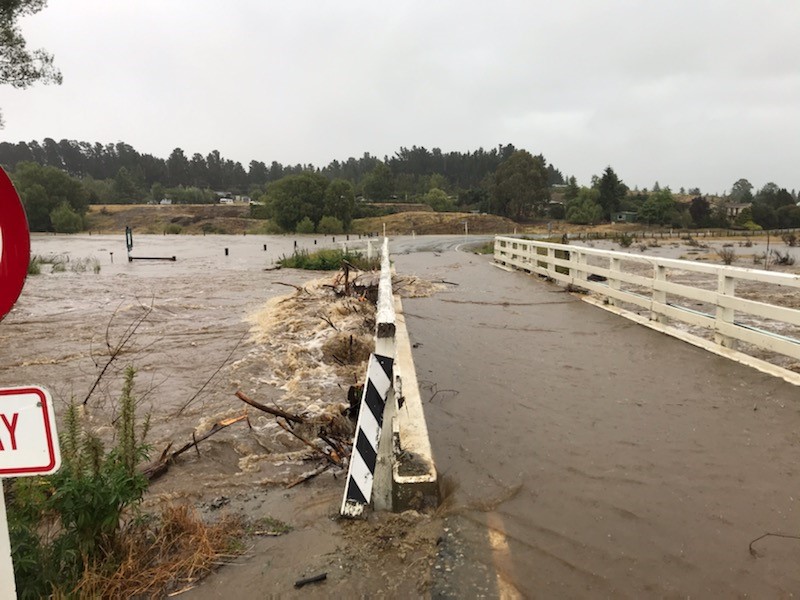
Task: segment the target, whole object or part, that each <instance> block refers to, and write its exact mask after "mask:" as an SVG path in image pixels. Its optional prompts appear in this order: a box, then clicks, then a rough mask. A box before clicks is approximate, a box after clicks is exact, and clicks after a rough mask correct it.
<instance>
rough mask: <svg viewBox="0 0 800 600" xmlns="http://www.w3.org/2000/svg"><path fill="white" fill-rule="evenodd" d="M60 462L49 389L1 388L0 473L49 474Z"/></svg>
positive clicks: (12, 474) (5, 475)
mask: <svg viewBox="0 0 800 600" xmlns="http://www.w3.org/2000/svg"><path fill="white" fill-rule="evenodd" d="M60 466H61V451H60V449H59V446H58V434H57V433H56V418H55V414H54V412H53V400H52V398H51V397H50V394H49V393H48V392H47V390H45V389H43V388H40V387H36V386H27V387H19V388H5V389H0V477H22V476H24V475H46V474H48V473H54V472H55V471H57V470H58V468H59V467H60Z"/></svg>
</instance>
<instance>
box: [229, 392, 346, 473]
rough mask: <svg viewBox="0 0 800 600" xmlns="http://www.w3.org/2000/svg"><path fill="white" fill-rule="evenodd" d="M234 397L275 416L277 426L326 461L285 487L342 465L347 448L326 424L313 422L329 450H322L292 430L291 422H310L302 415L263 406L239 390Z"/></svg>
mask: <svg viewBox="0 0 800 600" xmlns="http://www.w3.org/2000/svg"><path fill="white" fill-rule="evenodd" d="M236 397H237V398H239V400H241V401H242V402H245V403H246V404H249V405H250V406H252V407H254V408H257V409H259V410H262V411H264V412H265V413H267V414H270V415H272V416H274V417H276V418H275V422H276V423H277V424H278V426H279V427H281V429H283V430H284V431H286V432H287V433H289V434H290V435H292V436H293V437H295V438H296V439H298V440H299V441H300V442H302V443H303V445H305V446H307V447H308V448H310V449H311V450H313V451H314V453H315V454H317V455H318V456H320V457H322V458H324V459H325V460H326V461H327V462H326V464H324V465H322V466H321V467H320V468H319V469H317V470H316V471H314V472H312V473H310V474H309V475H307V476H304V477H301V478H300V479H298V480H297V481H294V482H292V483H290V484H289V485H288V486H287V487H289V488H291V487H294V486H296V485H299V484H301V483H303V482H304V481H308V480H309V479H312V478H313V477H316V476H317V475H319V474H320V473H323V472H324V471H325V470H326V469H328V468H330V467H332V466H333V467H342V466H343V465H344V461H345V459H346V458H347V457H348V456H349V449H348V448H347V445H346V443H345V442H344V441H343V440H339V439H338V436H337V435H336V434H335V433H332V432H331V430H330V429H329V428H328V427H327V426H326V425H323V424H322V423H317V422H314V423H315V424H317V425H320V427H319V428H318V430H317V433H316V435H317V437H318V438H319V440H320V441H322V442H324V443H325V444H326V445H327V446H328V448H329V450H324V449H322V448H320V447H319V446H318V445H316V444H314V443H313V442H312V441H310V440H308V439H306V438H305V437H303V436H302V435H300V433H298V432H297V431H295V430H294V428H293V423H298V424H308V423H310V421H308V420H307V419H305V418H304V417H301V416H300V415H294V414H291V413H288V412H286V411H284V410H281V409H279V408H273V407H271V406H265V405H264V404H261V403H260V402H256V401H255V400H253V399H252V398H249V397H248V396H247V395H246V394H245V393H244V392H242V391H241V390H240V391H238V392H236ZM344 416H346V415H344Z"/></svg>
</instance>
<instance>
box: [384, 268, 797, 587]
mask: <svg viewBox="0 0 800 600" xmlns="http://www.w3.org/2000/svg"><path fill="white" fill-rule="evenodd" d="M395 259H396V267H397V272H398V273H399V274H401V275H410V274H418V275H420V276H425V277H429V278H433V279H439V278H443V279H445V280H447V281H450V282H454V283H457V284H458V286H452V285H448V286H447V290H446V291H443V292H440V293H438V294H436V295H434V296H432V297H428V298H418V299H408V300H405V301H404V306H405V311H406V316H407V322H408V329H409V333H410V335H411V339H412V342H414V343H415V344H417V346H416V349H415V350H414V352H415V356H414V358H415V362H416V364H417V374H418V377H419V380H420V384H421V387H422V388H423V399H424V402H425V409H426V414H427V418H428V425H429V429H430V433H431V442H432V446H433V450H434V455H435V458H436V461H437V467H438V470H439V472H440V474H442V475H444V478H445V480H449V481H450V482H451V483H452V484H453V486H455V487H456V489H455V491H454V492H452V494H451V496H450V497H449V499H448V506H449V511H450V512H449V514H450V516H449V517H448V521H449V527H450V532H449V533H448V535H447V537H446V538H445V540H444V542H443V544H442V551H441V558H440V561H441V565H439V566H440V567H441V569H440V570H437V571H436V572H437V574H438V573H440V572H441V573H445V575H443V576H441V577H438V579H437V583H436V584H435V586H436V587H435V589H434V590H433V592H434V594H436V593H437V590H438V592H440V593H442V594H444V595H447V590H456V591H455V592H454V593H456V595H458V594H460V593H467V594H468V595H473V594H474V593H476V592H479V591H480V590H482V589H484V590H485V591H486V592H487V593H489V594H490V595H494V594H497V593H498V591H505V592H509V593H511V595H512V596H513V592H514V591H517V592H519V593H520V594H521V595H524V596H525V597H616V598H619V597H637V598H638V597H679V596H680V597H686V596H690V595H691V596H695V597H697V596H700V597H732V596H738V595H745V594H746V595H749V596H751V597H781V596H785V595H788V594H789V593H791V592H792V591H796V590H798V589H800V572H798V570H797V568H796V567H797V564H798V563H799V562H800V540H792V539H785V538H777V537H769V538H765V539H763V540H761V541H759V542H757V543H756V544H755V550H756V551H757V552H758V557H754V556H752V555H751V553H750V552H749V550H748V544H749V543H750V541H751V540H753V539H755V538H757V537H759V536H760V535H762V534H764V533H766V532H775V533H786V534H800V523H798V516H800V515H798V513H799V512H800V505H798V495H799V494H800V411H799V410H798V409H800V403H799V402H798V401H799V400H800V390H799V389H798V388H797V387H793V386H791V385H790V384H787V383H785V382H783V381H781V380H778V379H774V378H771V377H769V376H767V375H764V374H761V373H759V372H757V371H755V370H753V369H751V368H749V367H745V366H742V365H739V364H736V363H734V362H731V361H728V360H727V359H724V358H722V357H719V356H716V355H713V354H710V353H707V352H705V351H703V350H701V349H698V348H696V347H693V346H690V345H688V344H686V343H684V342H681V341H679V340H676V339H673V338H670V337H667V336H665V335H663V334H660V333H657V332H655V331H652V330H649V329H647V328H645V327H642V326H639V325H637V324H634V323H632V322H630V321H627V320H625V319H623V318H621V317H617V316H615V315H613V314H610V313H607V312H605V311H602V310H600V309H598V308H596V307H593V306H590V305H588V304H586V303H584V302H581V301H580V300H579V299H576V298H574V297H573V296H571V295H569V294H567V293H565V292H564V291H563V288H560V287H558V286H555V285H552V284H548V283H545V282H543V281H542V280H540V279H538V278H536V277H531V276H528V275H525V274H522V273H506V272H503V271H500V270H498V269H495V268H494V267H492V266H491V265H490V264H489V260H488V259H487V258H486V257H478V256H474V255H468V254H463V253H458V252H445V253H443V254H441V255H439V256H433V257H431V255H430V254H427V253H426V254H424V255H420V254H409V255H399V256H396V257H395ZM448 569H449V571H448ZM470 592H471V593H470Z"/></svg>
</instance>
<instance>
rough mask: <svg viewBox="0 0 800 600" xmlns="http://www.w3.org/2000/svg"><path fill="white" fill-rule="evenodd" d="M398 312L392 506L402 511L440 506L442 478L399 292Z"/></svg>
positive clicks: (397, 298) (396, 307)
mask: <svg viewBox="0 0 800 600" xmlns="http://www.w3.org/2000/svg"><path fill="white" fill-rule="evenodd" d="M395 314H396V322H395V325H396V333H395V340H396V342H397V344H396V356H395V366H396V369H395V378H394V380H395V386H394V392H395V399H396V401H397V402H396V406H397V408H396V410H397V413H396V415H395V419H394V421H393V424H392V450H393V458H394V460H393V465H392V483H393V485H392V510H394V511H395V512H399V511H403V510H408V509H410V508H413V509H417V510H419V509H422V508H426V507H431V506H433V507H435V506H438V504H439V482H438V478H437V475H436V464H435V463H434V460H433V452H432V450H431V442H430V439H429V437H428V424H427V422H426V421H425V412H424V410H423V408H422V398H421V397H420V393H419V383H418V382H417V372H416V369H415V367H414V358H413V356H412V354H411V341H410V339H409V337H408V330H407V329H406V320H405V316H404V315H403V304H402V302H401V301H400V298H399V296H396V297H395Z"/></svg>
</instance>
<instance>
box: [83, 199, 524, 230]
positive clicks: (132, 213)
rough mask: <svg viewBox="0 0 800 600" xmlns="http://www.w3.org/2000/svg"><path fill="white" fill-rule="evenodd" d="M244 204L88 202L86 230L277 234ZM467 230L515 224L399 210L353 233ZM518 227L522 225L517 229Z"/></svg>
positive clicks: (358, 224)
mask: <svg viewBox="0 0 800 600" xmlns="http://www.w3.org/2000/svg"><path fill="white" fill-rule="evenodd" d="M249 214H250V209H249V207H248V206H247V205H244V204H242V205H236V204H234V205H218V204H173V205H169V206H154V205H146V204H111V205H97V206H91V207H90V209H89V212H88V213H87V215H86V217H87V221H88V229H89V230H90V231H92V232H96V233H116V232H120V231H124V230H125V227H126V226H128V227H131V228H133V230H134V232H136V233H153V234H160V233H164V232H165V231H170V230H171V231H172V232H174V233H185V234H194V235H197V234H203V233H227V234H239V235H240V234H243V233H275V231H274V230H273V229H270V225H271V224H270V223H269V222H268V221H263V220H259V219H250V218H249V216H248V215H249ZM465 221H466V222H467V223H468V227H469V232H470V233H509V232H512V231H514V229H515V228H518V226H517V224H516V223H514V222H513V221H511V220H510V219H506V218H504V217H498V216H496V215H475V214H470V213H436V212H429V211H428V212H420V211H418V212H402V213H397V214H393V215H388V216H385V217H372V218H368V219H356V220H355V221H353V232H354V233H375V232H378V233H380V232H382V231H383V224H384V223H385V224H386V232H387V233H389V234H393V235H403V234H407V235H410V234H411V232H412V231H413V232H415V233H417V234H419V235H426V234H443V233H444V234H446V233H454V234H458V233H463V232H464V222H465ZM520 230H521V229H520Z"/></svg>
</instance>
